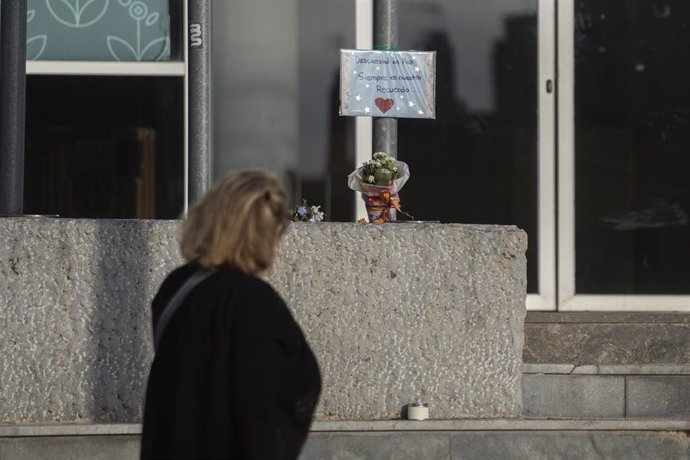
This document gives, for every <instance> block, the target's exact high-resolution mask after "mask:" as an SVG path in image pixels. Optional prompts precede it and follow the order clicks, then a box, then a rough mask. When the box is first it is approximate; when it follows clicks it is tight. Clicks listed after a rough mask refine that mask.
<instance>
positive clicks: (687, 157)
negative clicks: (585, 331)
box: [559, 0, 690, 311]
mask: <svg viewBox="0 0 690 460" xmlns="http://www.w3.org/2000/svg"><path fill="white" fill-rule="evenodd" d="M559 50H560V53H559V56H560V60H559V69H560V92H559V133H560V136H559V158H560V161H559V193H560V197H559V198H560V199H559V268H560V275H559V303H560V305H559V308H560V309H563V310H684V311H690V281H689V280H690V258H689V257H688V255H689V254H690V150H689V149H690V85H688V81H690V4H688V3H687V2H684V1H674V0H666V1H663V2H656V1H648V0H629V1H626V2H617V1H613V0H596V1H594V0H562V1H560V3H559Z"/></svg>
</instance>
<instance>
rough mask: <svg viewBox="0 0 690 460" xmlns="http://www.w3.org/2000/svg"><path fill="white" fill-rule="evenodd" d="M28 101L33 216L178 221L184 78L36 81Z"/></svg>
mask: <svg viewBox="0 0 690 460" xmlns="http://www.w3.org/2000/svg"><path fill="white" fill-rule="evenodd" d="M26 95H27V108H26V114H27V125H26V159H25V162H26V165H25V187H24V188H25V193H24V195H25V197H24V200H25V205H24V210H25V212H26V213H27V214H57V215H60V216H62V217H90V218H140V219H142V218H143V219H151V218H177V217H179V215H180V213H181V212H182V202H183V201H182V198H183V197H182V193H183V192H182V180H183V170H182V167H183V166H182V165H183V163H182V160H183V146H184V140H183V108H182V104H183V88H182V79H181V78H170V77H167V78H165V77H55V76H30V77H28V79H27V91H26Z"/></svg>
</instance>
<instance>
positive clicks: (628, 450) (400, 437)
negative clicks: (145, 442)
mask: <svg viewBox="0 0 690 460" xmlns="http://www.w3.org/2000/svg"><path fill="white" fill-rule="evenodd" d="M688 452H689V451H688V438H687V436H686V434H684V433H671V432H658V433H649V432H616V431H611V432H591V431H589V432H588V431H579V432H578V431H561V432H558V431H550V432H539V431H537V432H520V431H508V432H505V431H504V432H500V431H479V432H450V433H449V432H426V433H388V432H382V433H337V432H332V433H312V434H311V435H310V437H309V439H308V440H307V444H306V446H305V449H304V451H303V452H302V455H301V457H300V459H301V460H405V459H410V460H419V459H424V460H449V459H452V460H475V459H476V460H487V459H492V460H493V459H496V460H501V459H504V460H513V459H516V460H517V459H520V460H524V459H573V460H575V459H577V460H581V459H611V460H620V459H626V460H628V459H631V460H635V459H641V460H642V459H644V460H647V459H655V460H687V457H686V455H687V454H688ZM0 458H2V459H3V460H26V459H32V460H75V459H94V460H135V459H138V458H139V437H138V436H131V435H130V436H81V437H74V436H63V437H44V438H32V437H24V438H13V439H8V438H2V437H0Z"/></svg>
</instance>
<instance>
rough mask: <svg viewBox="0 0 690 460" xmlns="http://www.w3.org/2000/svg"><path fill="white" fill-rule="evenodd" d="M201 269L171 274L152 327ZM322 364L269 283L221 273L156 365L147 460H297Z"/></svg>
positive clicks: (177, 322)
mask: <svg viewBox="0 0 690 460" xmlns="http://www.w3.org/2000/svg"><path fill="white" fill-rule="evenodd" d="M195 269H196V267H194V266H190V265H185V266H183V267H180V268H178V269H177V270H175V271H174V272H173V273H171V274H170V275H169V276H168V278H167V279H166V280H165V281H164V282H163V284H162V286H161V288H160V290H159V291H158V294H157V295H156V297H155V298H154V300H153V305H152V310H153V312H152V313H153V326H154V330H155V328H156V323H157V321H158V318H159V317H160V314H161V312H162V310H163V308H165V305H166V304H167V302H168V301H169V300H170V298H171V297H172V296H173V295H174V293H175V292H176V291H177V289H178V288H179V287H180V286H181V285H182V283H183V282H184V281H185V280H186V279H187V278H188V277H189V276H190V275H191V274H192V273H193V272H194V271H195ZM320 387H321V378H320V375H319V369H318V365H317V363H316V359H315V358H314V355H313V353H312V351H311V349H310V348H309V346H308V344H307V343H306V341H305V339H304V336H303V334H302V331H301V329H300V328H299V326H298V325H297V323H296V322H295V320H294V319H293V317H292V315H291V314H290V311H289V310H288V309H287V307H286V305H285V302H283V300H282V299H281V298H280V296H279V295H278V294H277V293H276V292H275V291H274V290H273V288H271V287H270V286H269V285H268V284H267V283H265V282H264V281H262V280H260V279H258V278H256V277H254V276H251V275H247V274H244V273H241V272H239V271H236V270H232V269H229V268H224V269H221V270H218V271H217V272H216V273H214V274H213V275H211V276H210V277H209V278H207V279H205V280H204V281H202V282H201V283H200V284H199V285H198V286H197V287H196V288H194V289H193V290H192V291H191V292H190V293H189V295H188V296H187V298H186V299H185V300H184V301H183V303H182V304H181V306H180V308H179V309H178V310H177V312H176V313H175V314H174V316H173V317H172V319H171V320H170V322H169V323H168V326H167V327H166V329H165V331H164V333H163V335H162V338H161V341H160V344H159V349H158V350H157V353H156V356H155V359H154V361H153V364H152V366H151V373H150V375H149V381H148V387H147V390H146V404H145V411H144V429H143V438H142V450H141V456H142V458H143V459H150V458H186V459H187V458H189V459H191V458H233V459H234V458H237V459H271V460H273V459H295V458H297V456H298V455H299V452H300V450H301V448H302V446H303V444H304V442H305V440H306V436H307V433H308V431H309V426H310V424H311V419H312V415H313V413H314V410H315V407H316V403H317V400H318V396H319V393H320Z"/></svg>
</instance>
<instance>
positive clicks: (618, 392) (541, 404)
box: [522, 374, 625, 418]
mask: <svg viewBox="0 0 690 460" xmlns="http://www.w3.org/2000/svg"><path fill="white" fill-rule="evenodd" d="M522 389H523V392H522V395H523V396H522V397H523V415H524V416H525V417H557V418H614V417H625V377H619V376H605V377H602V376H593V375H534V374H532V375H528V374H526V375H525V376H524V377H523V379H522Z"/></svg>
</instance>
